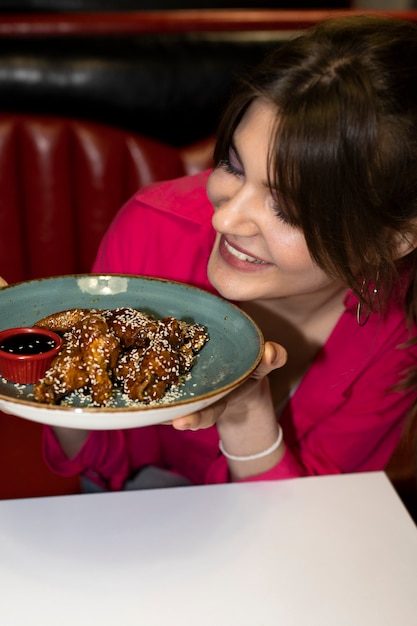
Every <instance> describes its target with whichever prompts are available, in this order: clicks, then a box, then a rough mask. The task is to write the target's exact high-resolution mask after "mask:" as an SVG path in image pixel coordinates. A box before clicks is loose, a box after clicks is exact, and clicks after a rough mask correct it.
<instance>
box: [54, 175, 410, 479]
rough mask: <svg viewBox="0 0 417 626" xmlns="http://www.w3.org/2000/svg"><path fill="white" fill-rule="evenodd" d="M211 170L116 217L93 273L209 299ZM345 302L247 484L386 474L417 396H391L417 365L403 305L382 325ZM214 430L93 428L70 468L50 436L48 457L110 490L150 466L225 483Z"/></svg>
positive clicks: (139, 199) (141, 196) (160, 189)
mask: <svg viewBox="0 0 417 626" xmlns="http://www.w3.org/2000/svg"><path fill="white" fill-rule="evenodd" d="M207 177H208V172H205V173H204V174H199V175H197V176H192V177H185V178H181V179H179V180H175V181H168V182H165V183H162V184H160V183H159V184H154V185H151V186H149V187H148V188H146V189H144V190H141V191H140V192H138V193H137V194H136V195H135V196H134V197H133V198H132V199H131V200H129V201H128V202H127V203H126V204H125V206H124V207H122V209H121V210H120V212H119V213H118V215H117V216H116V218H115V220H114V221H113V223H112V225H111V226H110V228H109V230H108V232H107V234H106V236H105V237H104V239H103V241H102V244H101V246H100V249H99V252H98V255H97V258H96V261H95V264H94V266H93V271H94V272H99V273H123V274H141V275H146V276H155V277H160V278H167V279H172V280H177V281H181V282H185V283H189V284H193V285H196V286H198V287H201V288H203V289H206V290H208V291H211V292H214V289H213V287H212V286H211V285H210V283H209V282H208V278H207V271H206V268H207V261H208V257H209V254H210V251H211V248H212V244H213V241H214V236H215V233H214V231H213V228H212V226H211V216H212V211H213V209H212V207H211V205H210V203H209V201H208V199H207V196H206V193H205V185H206V181H207ZM356 305H357V301H356V298H355V297H354V296H353V295H352V294H349V295H348V296H347V298H346V300H345V311H344V313H343V314H342V315H341V317H340V319H339V321H338V323H337V325H336V327H335V329H334V330H333V332H332V334H331V336H330V337H329V339H328V341H327V342H326V344H325V345H324V347H323V348H322V349H321V350H320V351H319V353H318V354H317V355H316V357H315V359H314V361H313V363H312V365H311V367H310V369H309V370H308V372H307V374H306V375H305V376H304V378H303V380H302V381H301V383H300V385H299V386H298V388H297V390H296V392H295V393H294V395H293V396H292V397H291V398H290V399H289V401H288V403H287V404H286V406H285V407H284V409H283V412H282V415H281V418H280V422H281V425H282V427H283V431H284V437H285V443H286V452H285V455H284V458H283V459H282V460H281V462H280V463H279V464H277V465H276V466H275V467H274V468H272V469H271V470H270V471H268V472H266V473H264V474H262V475H258V476H256V477H253V478H251V479H249V480H270V479H283V478H290V477H295V476H307V475H316V474H335V473H345V472H346V473H347V472H360V471H373V470H381V469H383V468H384V467H385V465H386V463H387V462H388V460H389V458H390V456H391V455H392V452H393V451H394V448H395V447H396V445H397V443H398V441H399V438H400V435H401V431H402V428H403V425H404V419H405V415H406V413H407V410H408V409H409V408H410V405H411V403H412V402H413V401H414V400H415V398H416V393H414V392H407V393H400V392H397V391H392V390H391V387H392V386H393V385H394V384H395V383H397V382H398V380H399V379H400V377H401V375H402V374H403V372H404V371H405V370H406V369H407V367H409V366H410V365H411V364H415V361H416V358H417V346H413V347H411V348H408V349H404V348H401V347H400V345H401V344H402V343H403V342H405V341H406V340H407V339H408V338H409V331H408V330H407V326H406V322H405V317H404V312H403V308H404V306H403V302H401V301H400V302H398V301H396V302H394V301H392V302H390V305H389V309H388V311H387V313H386V315H384V317H383V318H381V317H380V316H378V315H376V314H374V315H371V316H370V318H369V320H368V322H367V324H366V325H365V326H363V327H360V326H358V324H357V322H356ZM218 441H219V438H218V434H217V429H216V428H215V427H212V428H210V429H208V430H201V431H196V432H192V431H185V432H179V431H175V430H174V429H173V428H171V427H170V426H150V427H145V428H136V429H129V430H119V431H93V432H91V433H90V435H89V437H88V439H87V441H86V443H85V445H84V446H83V448H82V449H81V450H80V452H79V453H78V454H77V455H76V456H75V457H74V458H72V459H67V458H66V457H65V455H64V454H63V452H62V450H61V448H60V446H59V444H58V443H57V441H56V439H55V437H54V435H53V432H52V430H51V429H49V428H47V427H46V428H45V430H44V456H45V460H46V462H47V464H48V465H49V467H50V468H51V469H52V470H53V471H55V472H57V473H59V474H61V475H62V476H71V475H74V474H78V473H82V474H84V475H85V476H86V477H88V478H90V479H92V480H93V481H95V482H97V483H98V484H100V485H102V486H105V487H106V488H109V489H121V488H122V487H123V484H124V482H125V481H126V480H127V478H128V477H129V476H131V475H132V474H134V473H135V472H136V471H137V470H138V469H139V468H140V467H142V466H144V465H147V464H154V465H157V466H159V467H162V468H165V469H169V470H171V471H173V472H175V473H178V474H180V475H183V476H185V477H186V478H188V479H189V480H190V481H191V482H192V483H194V484H202V483H220V482H226V481H228V480H229V475H228V468H227V463H226V460H225V458H224V457H223V456H222V455H221V454H220V452H219V448H218Z"/></svg>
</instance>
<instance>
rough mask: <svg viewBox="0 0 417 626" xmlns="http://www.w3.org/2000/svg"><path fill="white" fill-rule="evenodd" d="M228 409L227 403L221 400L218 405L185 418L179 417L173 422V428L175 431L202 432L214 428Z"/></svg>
mask: <svg viewBox="0 0 417 626" xmlns="http://www.w3.org/2000/svg"><path fill="white" fill-rule="evenodd" d="M225 408H226V402H224V401H222V400H220V401H219V402H216V404H212V405H211V406H209V407H207V408H206V409H203V410H202V411H198V412H197V413H190V414H189V415H185V416H184V417H178V418H177V419H175V420H173V421H172V427H173V428H175V430H201V429H204V428H210V427H211V426H213V425H214V424H215V423H216V422H217V420H218V419H219V417H220V416H221V415H222V413H223V412H224V410H225Z"/></svg>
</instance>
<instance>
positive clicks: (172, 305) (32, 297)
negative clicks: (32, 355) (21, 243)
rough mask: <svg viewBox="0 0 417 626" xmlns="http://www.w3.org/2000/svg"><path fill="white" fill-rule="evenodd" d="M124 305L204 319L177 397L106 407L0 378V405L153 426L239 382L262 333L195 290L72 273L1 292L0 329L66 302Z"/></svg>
mask: <svg viewBox="0 0 417 626" xmlns="http://www.w3.org/2000/svg"><path fill="white" fill-rule="evenodd" d="M122 306H128V307H132V308H136V309H138V310H141V311H145V312H148V313H152V314H153V315H155V316H156V317H159V318H161V317H168V316H173V317H176V318H177V319H182V320H184V321H187V322H197V323H199V324H203V325H204V326H206V328H207V329H208V333H209V336H210V340H209V341H208V343H207V344H206V345H205V346H204V347H203V349H202V350H201V352H200V354H199V356H198V357H197V359H196V364H195V365H194V367H193V369H192V370H191V376H190V378H189V379H188V380H186V381H185V383H184V384H183V385H182V386H181V387H179V394H176V395H178V396H179V397H176V398H175V399H172V400H170V399H168V400H166V401H164V402H163V403H162V404H158V405H152V406H149V405H144V404H140V403H138V404H137V405H136V404H135V405H134V406H132V405H131V403H129V406H128V405H127V403H126V402H125V401H124V400H123V398H122V396H120V397H116V398H115V401H114V403H112V405H114V406H111V407H103V408H101V407H100V408H98V407H93V406H80V405H76V402H77V401H76V400H74V401H72V402H73V403H72V404H71V405H70V406H61V405H59V406H50V405H46V404H38V403H36V402H34V401H33V399H32V386H31V385H14V384H12V383H9V382H7V381H6V380H4V379H2V378H0V410H2V411H4V412H6V413H11V414H13V415H17V416H19V417H23V418H26V419H29V420H32V421H36V422H41V423H43V424H50V425H52V426H66V427H70V428H86V429H90V430H110V429H118V428H133V427H135V428H136V427H138V426H149V425H151V424H160V423H162V422H165V421H169V420H172V419H173V418H176V417H180V416H181V415H186V414H188V413H192V412H194V411H198V410H201V409H203V408H204V407H206V406H208V405H210V404H212V403H213V402H216V401H217V400H219V399H220V398H221V397H222V396H224V395H226V394H227V393H229V392H230V391H232V389H234V388H235V387H237V386H238V385H239V384H240V383H242V382H243V381H244V380H245V379H246V378H247V377H248V376H249V375H250V374H251V373H252V372H253V370H254V369H255V368H256V366H257V365H258V363H259V361H260V359H261V356H262V352H263V344H264V341H263V337H262V334H261V332H260V330H259V328H258V327H257V326H256V324H255V323H254V322H253V321H252V320H251V319H250V318H249V317H248V316H247V315H246V314H245V313H243V312H242V311H241V310H240V309H239V308H238V307H236V306H234V305H233V304H230V303H229V302H226V301H224V300H222V299H221V298H218V297H217V296H214V295H212V294H209V293H207V292H205V291H202V290H201V289H197V288H195V287H190V286H188V285H184V284H181V283H175V282H170V281H165V280H159V279H154V278H146V277H140V276H125V275H114V274H113V275H108V276H102V275H98V274H97V275H96V274H87V275H73V276H61V277H54V278H44V279H40V280H32V281H28V282H25V283H18V284H15V285H10V286H9V287H6V288H5V289H2V290H0V330H2V329H4V328H11V327H17V326H31V325H33V324H34V323H35V322H36V321H37V320H39V319H41V318H42V317H45V316H46V315H50V314H52V313H56V312H58V311H62V310H65V309H71V308H103V309H115V308H117V307H122Z"/></svg>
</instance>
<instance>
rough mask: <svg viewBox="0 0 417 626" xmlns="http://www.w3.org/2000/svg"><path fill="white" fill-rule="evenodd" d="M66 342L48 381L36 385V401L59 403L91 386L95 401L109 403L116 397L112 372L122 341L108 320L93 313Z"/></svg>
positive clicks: (75, 329) (44, 380)
mask: <svg viewBox="0 0 417 626" xmlns="http://www.w3.org/2000/svg"><path fill="white" fill-rule="evenodd" d="M63 339H64V345H63V347H62V350H61V351H60V353H59V354H58V355H57V356H56V357H55V359H54V360H53V361H52V364H51V367H50V368H49V370H48V371H47V372H46V374H45V376H44V378H43V379H41V380H40V381H39V382H38V383H36V384H35V385H34V395H35V400H36V401H38V402H46V403H48V404H55V403H57V401H59V400H60V399H61V398H62V397H63V396H65V395H66V394H68V393H70V392H71V391H75V390H76V389H81V388H82V387H85V386H87V385H88V386H89V387H90V389H91V396H92V400H93V402H94V403H95V404H98V405H104V404H106V402H107V401H108V400H109V399H110V397H111V394H112V388H113V383H112V380H111V373H112V368H113V367H114V366H115V364H116V362H117V357H118V355H119V351H120V342H119V340H118V339H117V338H116V337H115V336H114V335H112V334H111V333H109V332H108V327H107V324H106V321H105V319H104V317H103V316H101V315H99V314H96V313H92V314H91V313H90V312H89V314H88V315H84V317H83V318H82V319H81V320H80V321H78V322H77V323H76V325H75V327H74V328H73V329H72V330H71V331H69V332H67V333H65V334H64V338H63Z"/></svg>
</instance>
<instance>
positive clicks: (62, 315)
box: [35, 309, 95, 333]
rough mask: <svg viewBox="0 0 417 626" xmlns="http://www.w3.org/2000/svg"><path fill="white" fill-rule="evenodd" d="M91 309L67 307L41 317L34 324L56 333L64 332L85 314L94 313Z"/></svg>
mask: <svg viewBox="0 0 417 626" xmlns="http://www.w3.org/2000/svg"><path fill="white" fill-rule="evenodd" d="M94 312H95V310H93V309H68V310H67V311H59V312H58V313H53V314H52V315H48V316H47V317H43V318H42V319H41V320H38V321H37V322H36V324H35V326H37V327H38V328H47V329H49V330H53V331H55V332H56V333H65V332H67V331H69V330H71V328H73V327H74V326H75V325H76V324H78V322H80V321H81V320H82V319H83V318H84V317H85V316H86V315H90V314H91V313H94Z"/></svg>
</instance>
